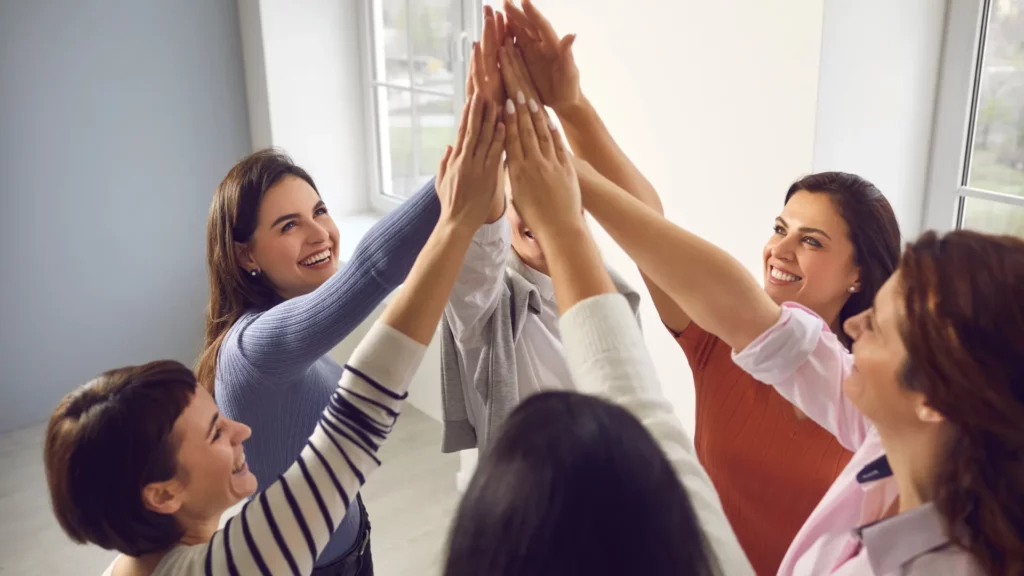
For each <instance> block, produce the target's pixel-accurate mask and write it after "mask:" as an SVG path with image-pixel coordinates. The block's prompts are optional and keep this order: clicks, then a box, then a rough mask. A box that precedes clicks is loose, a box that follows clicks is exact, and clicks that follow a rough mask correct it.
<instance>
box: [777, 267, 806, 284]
mask: <svg viewBox="0 0 1024 576" xmlns="http://www.w3.org/2000/svg"><path fill="white" fill-rule="evenodd" d="M771 275H772V278H775V279H776V280H782V281H783V282H796V281H797V280H799V279H800V277H799V276H794V275H792V274H788V273H786V272H783V271H782V270H779V269H778V268H776V267H774V266H772V271H771Z"/></svg>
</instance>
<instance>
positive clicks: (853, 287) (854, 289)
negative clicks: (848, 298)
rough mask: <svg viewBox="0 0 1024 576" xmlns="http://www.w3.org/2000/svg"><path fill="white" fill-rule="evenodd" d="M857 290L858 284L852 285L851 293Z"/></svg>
mask: <svg viewBox="0 0 1024 576" xmlns="http://www.w3.org/2000/svg"><path fill="white" fill-rule="evenodd" d="M856 291H857V287H856V286H850V294H853V293H854V292H856Z"/></svg>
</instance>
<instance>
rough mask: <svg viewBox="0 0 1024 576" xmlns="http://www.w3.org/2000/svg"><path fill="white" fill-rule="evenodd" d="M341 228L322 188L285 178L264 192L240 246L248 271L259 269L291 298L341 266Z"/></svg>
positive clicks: (240, 259) (240, 253) (244, 265)
mask: <svg viewBox="0 0 1024 576" xmlns="http://www.w3.org/2000/svg"><path fill="white" fill-rule="evenodd" d="M337 245H338V227H337V226H336V225H335V224H334V220H332V219H331V217H330V215H328V213H327V207H326V205H324V202H323V200H321V199H320V195H319V194H317V192H316V190H314V189H313V187H312V186H310V185H309V183H307V182H306V181H305V180H303V179H302V178H298V177H295V176H292V175H287V176H285V177H283V178H282V179H281V180H280V181H278V182H277V183H276V184H274V185H273V186H272V187H270V189H268V190H267V193H266V194H265V195H264V196H263V199H262V201H261V202H260V207H259V218H258V222H257V224H256V229H255V231H254V232H253V235H252V239H251V240H250V241H249V242H248V244H237V245H236V250H237V252H238V261H239V262H240V263H241V266H242V267H243V268H244V269H245V271H246V273H250V272H251V271H252V270H257V271H259V273H260V274H262V275H263V278H264V279H265V281H266V282H268V283H269V284H270V285H271V286H273V287H274V290H275V291H276V292H277V293H278V294H279V295H280V296H281V297H282V298H285V299H288V298H294V297H295V296H301V295H303V294H308V293H309V292H312V291H313V290H316V289H317V287H319V286H320V285H321V284H323V283H324V281H326V280H327V279H328V278H330V277H331V276H332V275H333V274H334V273H335V272H336V271H337V270H338V256H337Z"/></svg>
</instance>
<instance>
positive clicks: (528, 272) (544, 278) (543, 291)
mask: <svg viewBox="0 0 1024 576" xmlns="http://www.w3.org/2000/svg"><path fill="white" fill-rule="evenodd" d="M511 252H512V254H511V255H510V256H512V257H511V258H509V265H510V266H511V267H512V269H513V270H515V271H516V272H518V273H519V275H520V276H522V277H523V278H526V279H527V280H529V281H530V283H531V284H533V285H534V286H536V287H537V291H538V292H540V296H541V298H543V299H544V300H546V301H548V302H553V301H554V299H555V283H554V282H553V281H552V280H551V277H550V276H548V275H547V274H544V273H543V272H539V271H537V270H534V269H533V268H530V267H529V266H527V265H526V263H525V262H523V261H522V260H521V259H520V258H519V254H516V251H515V250H511Z"/></svg>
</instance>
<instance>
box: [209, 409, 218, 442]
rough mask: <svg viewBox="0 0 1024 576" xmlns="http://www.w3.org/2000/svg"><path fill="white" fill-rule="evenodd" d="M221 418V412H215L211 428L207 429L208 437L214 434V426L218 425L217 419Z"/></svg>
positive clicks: (211, 420)
mask: <svg viewBox="0 0 1024 576" xmlns="http://www.w3.org/2000/svg"><path fill="white" fill-rule="evenodd" d="M218 418H220V412H214V413H213V418H210V428H209V429H208V430H207V431H206V437H207V438H209V437H210V435H211V434H213V427H214V426H216V425H217V419H218Z"/></svg>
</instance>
